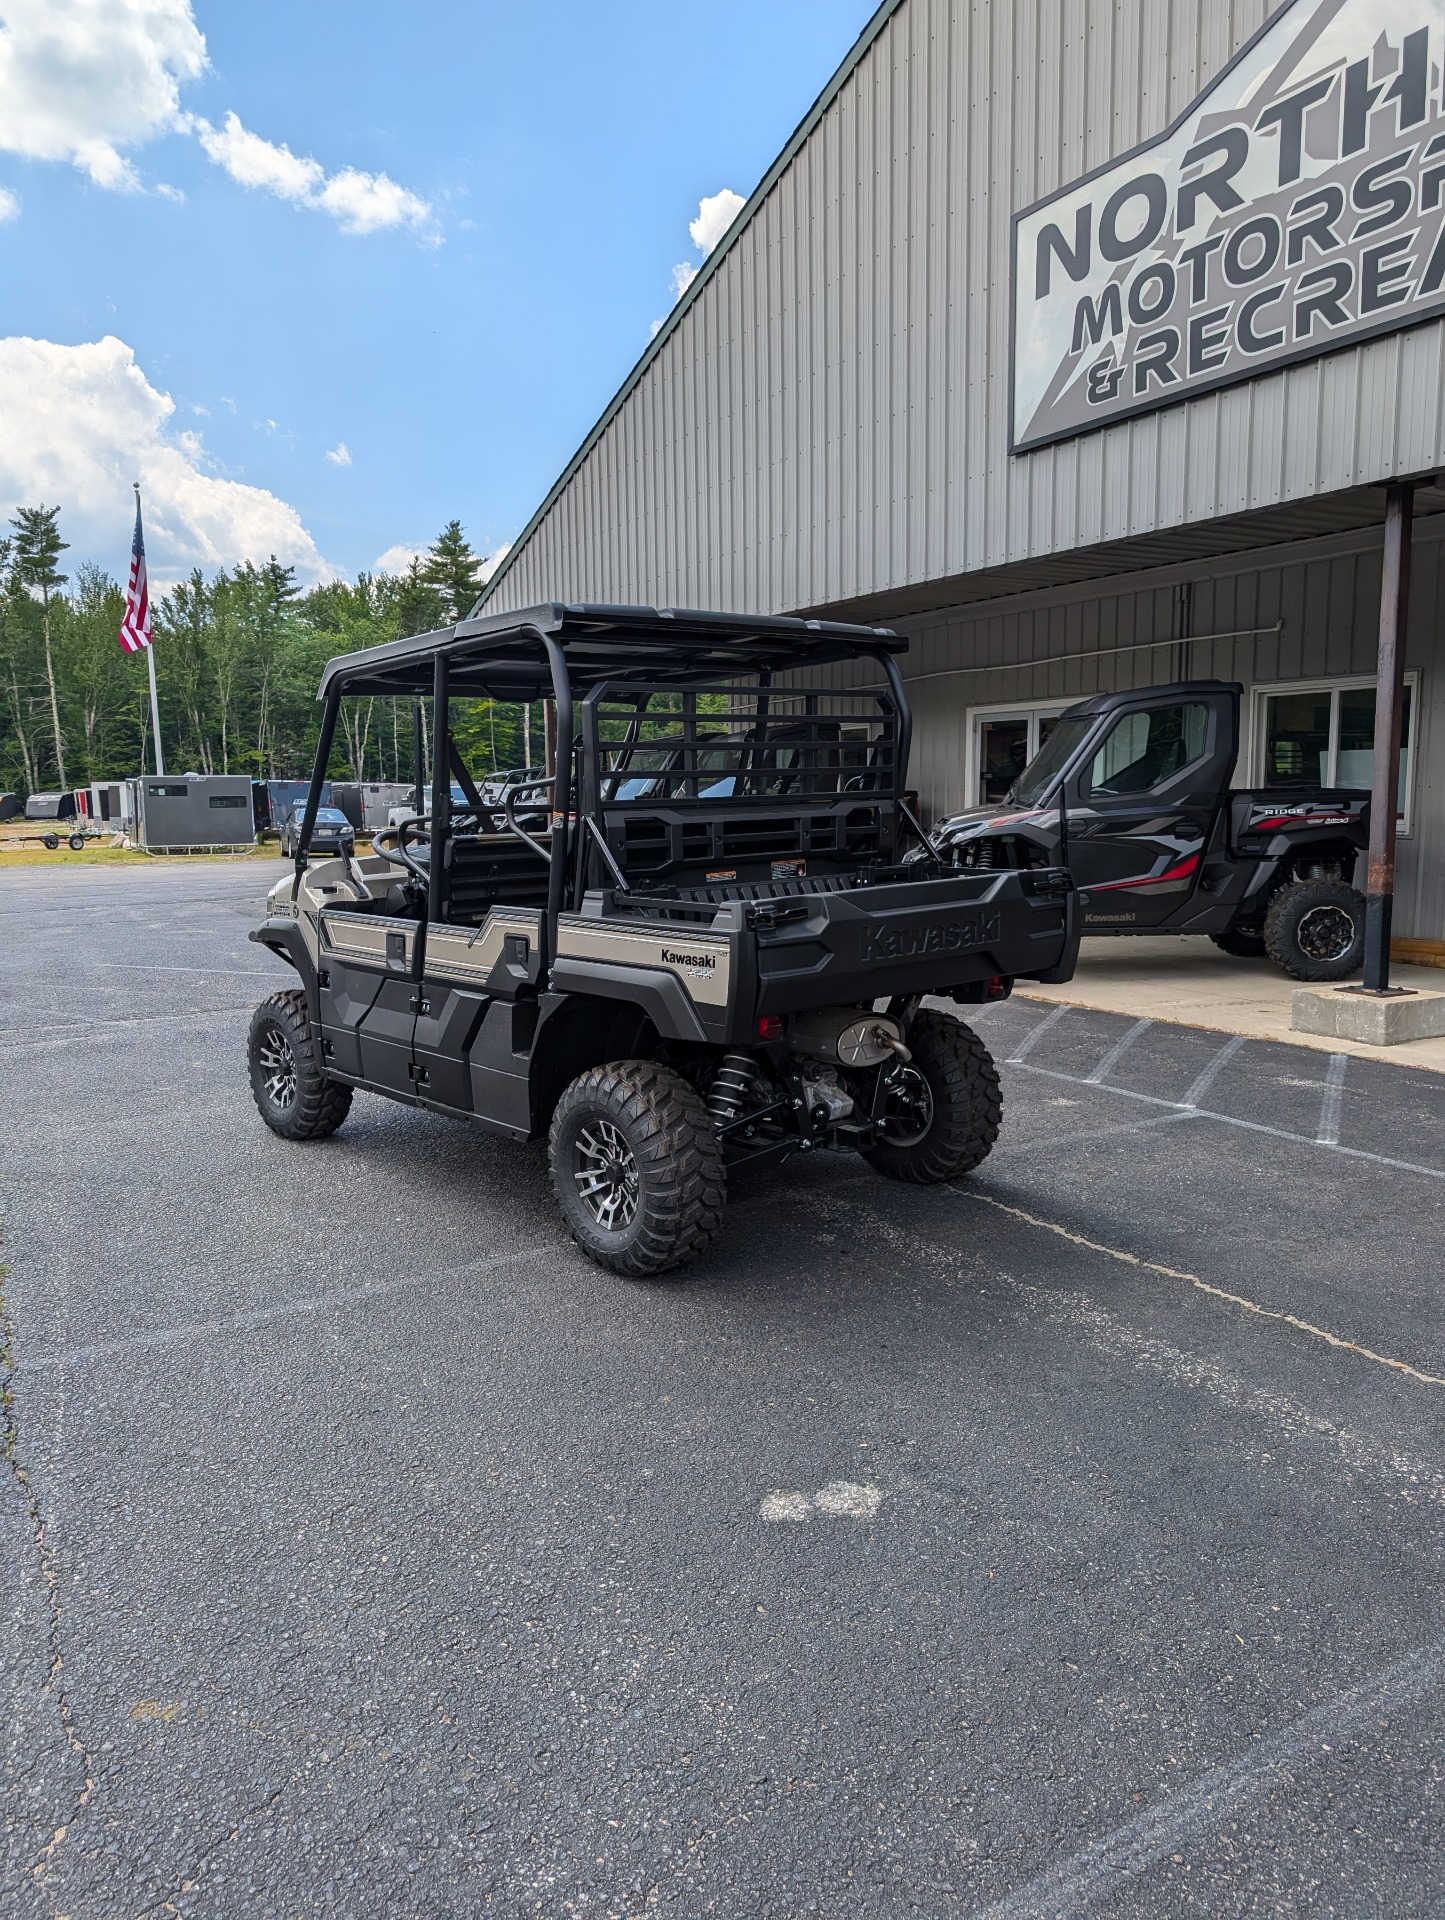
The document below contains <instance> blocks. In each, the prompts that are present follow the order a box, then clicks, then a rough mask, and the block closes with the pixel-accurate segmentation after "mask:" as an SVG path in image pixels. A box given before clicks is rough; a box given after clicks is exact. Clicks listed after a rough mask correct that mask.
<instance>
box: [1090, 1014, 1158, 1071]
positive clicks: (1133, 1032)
mask: <svg viewBox="0 0 1445 1920" xmlns="http://www.w3.org/2000/svg"><path fill="white" fill-rule="evenodd" d="M1153 1024H1154V1022H1153V1021H1152V1020H1136V1021H1135V1022H1134V1024H1133V1026H1132V1027H1130V1029H1129V1031H1128V1032H1127V1033H1126V1034H1125V1035H1124V1037H1123V1039H1122V1040H1116V1041H1115V1042H1114V1044H1113V1046H1112V1047H1110V1049H1109V1051H1108V1052H1107V1053H1106V1054H1105V1055H1104V1057H1103V1059H1102V1060H1101V1061H1100V1062H1099V1064H1098V1066H1097V1067H1095V1069H1094V1071H1093V1072H1092V1073H1091V1074H1090V1075H1089V1076H1088V1078H1087V1079H1086V1080H1085V1082H1084V1085H1085V1086H1086V1087H1097V1086H1099V1085H1101V1084H1102V1082H1103V1081H1104V1080H1105V1079H1106V1078H1107V1077H1108V1075H1109V1074H1111V1073H1112V1072H1113V1071H1114V1069H1115V1067H1117V1066H1118V1064H1119V1062H1120V1061H1121V1060H1122V1059H1123V1058H1124V1055H1125V1054H1126V1053H1127V1052H1128V1051H1129V1049H1130V1047H1132V1046H1133V1044H1134V1042H1135V1041H1136V1040H1137V1039H1139V1038H1140V1036H1141V1035H1143V1034H1146V1033H1147V1032H1148V1031H1149V1029H1150V1027H1152V1026H1153Z"/></svg>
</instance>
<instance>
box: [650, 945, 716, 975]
mask: <svg viewBox="0 0 1445 1920" xmlns="http://www.w3.org/2000/svg"><path fill="white" fill-rule="evenodd" d="M662 964H663V965H664V966H665V967H681V968H682V970H683V972H684V973H690V974H693V975H701V976H702V978H703V979H705V980H710V979H711V978H712V976H713V975H714V974H715V973H716V972H717V955H716V954H715V953H684V952H682V951H681V949H680V948H678V947H664V948H663V949H662Z"/></svg>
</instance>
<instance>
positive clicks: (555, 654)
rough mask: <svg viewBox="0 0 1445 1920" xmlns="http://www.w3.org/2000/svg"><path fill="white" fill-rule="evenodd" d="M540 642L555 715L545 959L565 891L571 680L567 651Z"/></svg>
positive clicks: (553, 946) (550, 639)
mask: <svg viewBox="0 0 1445 1920" xmlns="http://www.w3.org/2000/svg"><path fill="white" fill-rule="evenodd" d="M540 637H541V641H542V645H543V647H544V648H545V650H546V654H547V664H548V666H549V667H550V668H551V670H552V698H553V700H554V701H555V703H556V704H555V706H554V708H553V712H554V714H555V716H556V718H555V724H554V727H553V733H552V737H553V740H554V742H555V748H554V755H555V770H554V772H553V776H552V777H553V781H554V785H553V787H552V858H551V863H550V865H549V866H548V869H547V935H548V938H547V947H548V958H549V960H550V959H551V958H552V957H553V956H555V954H556V952H557V922H558V919H559V918H560V916H561V913H562V909H563V907H564V906H565V904H566V894H567V816H568V814H569V812H570V811H571V807H572V762H573V759H574V758H575V751H574V747H573V741H572V681H571V678H570V676H569V675H568V672H567V654H566V650H565V648H564V647H563V645H562V643H561V641H560V640H558V639H557V638H556V637H555V635H553V634H550V633H543V634H542V635H541V636H540Z"/></svg>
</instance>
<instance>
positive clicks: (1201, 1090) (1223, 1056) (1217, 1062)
mask: <svg viewBox="0 0 1445 1920" xmlns="http://www.w3.org/2000/svg"><path fill="white" fill-rule="evenodd" d="M1243 1045H1244V1035H1243V1034H1242V1033H1237V1034H1235V1036H1234V1037H1233V1039H1232V1040H1226V1041H1225V1043H1224V1045H1223V1046H1222V1047H1221V1048H1220V1049H1219V1051H1218V1053H1216V1054H1215V1056H1214V1058H1213V1059H1212V1060H1211V1061H1210V1063H1209V1065H1208V1066H1207V1067H1206V1068H1205V1069H1204V1071H1203V1073H1201V1074H1200V1076H1199V1078H1198V1079H1197V1080H1196V1081H1195V1082H1194V1085H1193V1086H1192V1087H1191V1088H1190V1089H1189V1091H1188V1093H1186V1094H1185V1096H1184V1098H1183V1100H1181V1101H1180V1103H1179V1104H1180V1105H1181V1106H1184V1107H1197V1106H1198V1105H1199V1103H1200V1101H1201V1100H1202V1099H1203V1098H1204V1096H1205V1094H1206V1093H1208V1091H1209V1089H1210V1088H1211V1087H1212V1086H1213V1085H1214V1083H1215V1081H1216V1080H1217V1079H1218V1078H1219V1076H1220V1074H1221V1073H1223V1071H1224V1069H1225V1068H1226V1067H1227V1066H1228V1065H1229V1063H1230V1061H1231V1060H1232V1059H1233V1058H1234V1056H1235V1054H1237V1053H1238V1052H1239V1049H1240V1048H1241V1047H1242V1046H1243Z"/></svg>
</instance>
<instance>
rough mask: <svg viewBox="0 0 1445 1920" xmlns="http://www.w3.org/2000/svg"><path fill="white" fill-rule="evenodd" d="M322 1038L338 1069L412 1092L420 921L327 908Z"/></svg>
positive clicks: (323, 937) (323, 932) (396, 1090)
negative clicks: (414, 973)
mask: <svg viewBox="0 0 1445 1920" xmlns="http://www.w3.org/2000/svg"><path fill="white" fill-rule="evenodd" d="M320 933H321V952H320V957H319V960H320V964H319V978H318V984H319V987H320V997H321V1040H322V1046H323V1048H324V1050H325V1052H326V1055H327V1058H328V1059H329V1060H330V1061H331V1062H332V1064H333V1065H334V1066H335V1067H336V1069H337V1070H338V1072H341V1073H346V1074H353V1075H355V1076H356V1077H357V1078H358V1079H361V1080H367V1081H369V1082H370V1083H371V1084H372V1085H373V1086H377V1087H384V1088H386V1089H387V1090H388V1091H389V1092H392V1093H401V1094H406V1095H411V1094H413V1093H414V1092H415V1087H414V1085H413V1060H412V1038H413V1034H414V1032H415V1029H416V1014H417V1009H416V1001H417V986H416V981H415V980H414V979H413V978H412V963H413V960H414V959H415V955H416V935H417V922H416V921H415V920H390V919H382V918H380V917H378V916H376V915H373V914H366V913H348V912H347V911H346V910H345V909H344V908H341V909H337V908H331V907H328V908H327V909H326V910H325V911H324V912H323V913H322V915H321V928H320Z"/></svg>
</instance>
